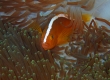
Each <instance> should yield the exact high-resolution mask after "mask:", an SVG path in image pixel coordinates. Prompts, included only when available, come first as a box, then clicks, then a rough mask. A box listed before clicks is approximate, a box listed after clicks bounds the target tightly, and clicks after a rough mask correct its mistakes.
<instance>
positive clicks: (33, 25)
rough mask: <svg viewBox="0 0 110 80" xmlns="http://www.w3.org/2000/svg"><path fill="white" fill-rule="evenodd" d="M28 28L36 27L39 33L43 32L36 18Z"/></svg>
mask: <svg viewBox="0 0 110 80" xmlns="http://www.w3.org/2000/svg"><path fill="white" fill-rule="evenodd" d="M28 28H32V29H35V30H37V31H38V32H39V33H42V30H41V27H40V26H39V24H38V23H37V22H36V21H35V20H33V21H32V23H31V24H30V25H29V26H28Z"/></svg>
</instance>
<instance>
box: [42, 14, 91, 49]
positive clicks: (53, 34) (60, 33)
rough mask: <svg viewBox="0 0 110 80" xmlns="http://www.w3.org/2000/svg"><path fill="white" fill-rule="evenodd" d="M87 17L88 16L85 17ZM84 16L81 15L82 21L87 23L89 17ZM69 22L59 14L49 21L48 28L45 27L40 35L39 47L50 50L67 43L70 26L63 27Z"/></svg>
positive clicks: (70, 32)
mask: <svg viewBox="0 0 110 80" xmlns="http://www.w3.org/2000/svg"><path fill="white" fill-rule="evenodd" d="M87 16H89V15H87ZM87 16H86V15H85V14H84V15H82V19H83V20H84V21H85V22H87V21H89V20H90V19H89V18H90V17H87ZM70 22H71V20H69V19H68V18H66V17H65V15H64V14H63V15H62V14H59V15H57V16H55V17H53V18H52V19H51V22H50V23H49V25H48V27H46V28H45V29H44V31H43V33H42V37H41V45H42V47H43V48H44V49H45V50H49V49H52V48H53V47H55V46H57V45H61V44H65V43H67V42H68V41H69V39H70V38H69V36H70V35H71V34H72V26H70V27H65V26H68V25H69V24H70Z"/></svg>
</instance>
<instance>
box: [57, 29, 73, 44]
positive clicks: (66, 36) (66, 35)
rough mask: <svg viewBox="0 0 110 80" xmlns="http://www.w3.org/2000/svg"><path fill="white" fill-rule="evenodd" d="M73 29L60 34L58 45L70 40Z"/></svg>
mask: <svg viewBox="0 0 110 80" xmlns="http://www.w3.org/2000/svg"><path fill="white" fill-rule="evenodd" d="M71 33H72V31H70V30H66V31H63V32H61V34H60V35H59V36H58V42H57V45H61V44H65V43H67V42H69V41H70V35H71Z"/></svg>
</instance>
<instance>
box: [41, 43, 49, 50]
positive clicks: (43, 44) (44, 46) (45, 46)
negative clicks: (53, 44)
mask: <svg viewBox="0 0 110 80" xmlns="http://www.w3.org/2000/svg"><path fill="white" fill-rule="evenodd" d="M42 47H43V48H44V49H45V50H48V49H50V48H49V44H47V43H42Z"/></svg>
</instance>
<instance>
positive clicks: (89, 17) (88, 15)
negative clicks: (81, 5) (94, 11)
mask: <svg viewBox="0 0 110 80" xmlns="http://www.w3.org/2000/svg"><path fill="white" fill-rule="evenodd" d="M91 19H92V16H91V15H90V14H82V20H83V21H84V22H89V21H90V20H91Z"/></svg>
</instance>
